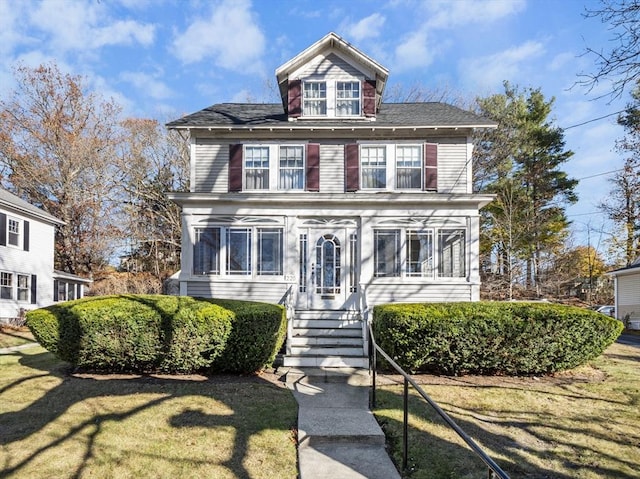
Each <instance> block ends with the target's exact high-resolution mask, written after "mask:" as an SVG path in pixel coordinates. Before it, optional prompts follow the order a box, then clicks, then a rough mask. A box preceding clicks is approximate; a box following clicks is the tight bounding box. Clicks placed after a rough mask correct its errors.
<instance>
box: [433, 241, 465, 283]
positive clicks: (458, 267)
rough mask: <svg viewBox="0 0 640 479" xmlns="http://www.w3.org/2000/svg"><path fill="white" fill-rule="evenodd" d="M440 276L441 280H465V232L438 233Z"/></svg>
mask: <svg viewBox="0 0 640 479" xmlns="http://www.w3.org/2000/svg"><path fill="white" fill-rule="evenodd" d="M438 253H439V255H440V258H439V263H438V276H439V277H441V278H463V277H465V276H466V268H465V256H466V255H465V238H464V230H440V231H438Z"/></svg>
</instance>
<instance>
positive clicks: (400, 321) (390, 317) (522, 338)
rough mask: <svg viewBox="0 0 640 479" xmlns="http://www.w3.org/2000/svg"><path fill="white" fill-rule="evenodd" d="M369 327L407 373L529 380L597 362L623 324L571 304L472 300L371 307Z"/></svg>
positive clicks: (381, 344)
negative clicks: (506, 377) (508, 376)
mask: <svg viewBox="0 0 640 479" xmlns="http://www.w3.org/2000/svg"><path fill="white" fill-rule="evenodd" d="M373 329H374V333H375V337H376V341H377V342H378V344H379V346H380V347H381V348H382V349H384V350H385V352H386V353H387V354H389V356H391V357H392V358H394V361H396V362H397V363H398V364H399V365H400V366H401V367H402V368H403V369H405V370H408V371H412V372H415V371H428V372H433V373H436V374H446V375H460V374H508V375H532V374H545V373H552V372H555V371H561V370H565V369H570V368H574V367H576V366H579V365H580V364H584V363H585V362H587V361H589V360H591V359H594V358H596V357H598V356H599V355H600V354H602V352H603V351H604V350H605V349H606V348H607V347H608V346H609V345H610V344H611V343H613V341H615V340H616V338H617V337H618V336H619V335H620V333H621V332H622V329H623V326H622V323H621V322H620V321H617V320H615V319H613V318H610V317H608V316H605V315H604V314H601V313H597V312H595V311H591V310H587V309H582V308H577V307H572V306H562V305H554V304H546V303H499V302H480V303H427V304H389V305H382V306H376V307H375V308H374V320H373Z"/></svg>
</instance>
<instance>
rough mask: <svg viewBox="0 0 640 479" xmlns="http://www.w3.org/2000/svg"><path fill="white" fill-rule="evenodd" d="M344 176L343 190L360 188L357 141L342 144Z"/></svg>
mask: <svg viewBox="0 0 640 479" xmlns="http://www.w3.org/2000/svg"><path fill="white" fill-rule="evenodd" d="M344 178H345V181H344V189H345V191H358V190H359V189H360V158H359V155H358V144H357V143H350V144H348V145H345V146H344Z"/></svg>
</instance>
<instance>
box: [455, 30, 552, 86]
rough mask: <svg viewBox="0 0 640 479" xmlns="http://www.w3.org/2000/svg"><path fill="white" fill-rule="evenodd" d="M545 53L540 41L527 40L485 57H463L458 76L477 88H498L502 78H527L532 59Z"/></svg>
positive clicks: (513, 79)
mask: <svg viewBox="0 0 640 479" xmlns="http://www.w3.org/2000/svg"><path fill="white" fill-rule="evenodd" d="M544 53H545V47H544V45H543V44H542V43H540V42H534V41H528V42H525V43H523V44H522V45H518V46H515V47H513V48H509V49H508V50H505V51H502V52H499V53H496V54H493V55H488V56H485V57H480V58H474V59H471V60H469V59H465V60H463V61H462V62H461V63H460V66H459V68H460V78H462V79H464V82H465V83H467V84H470V85H473V86H474V88H475V90H476V91H477V90H478V89H486V88H489V89H495V88H498V87H499V86H500V85H501V84H502V82H503V81H504V80H509V81H510V82H512V83H516V84H517V83H519V82H520V80H523V79H524V83H526V84H528V83H530V82H529V81H528V80H529V78H528V73H527V72H528V71H529V70H530V65H531V64H532V62H533V60H535V59H537V58H540V57H541V56H542V55H543V54H544Z"/></svg>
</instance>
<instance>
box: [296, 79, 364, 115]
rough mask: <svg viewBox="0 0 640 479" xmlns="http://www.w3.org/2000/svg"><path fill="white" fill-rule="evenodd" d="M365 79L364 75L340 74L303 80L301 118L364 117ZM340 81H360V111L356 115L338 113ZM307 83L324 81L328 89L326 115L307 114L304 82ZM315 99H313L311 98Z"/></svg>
mask: <svg viewBox="0 0 640 479" xmlns="http://www.w3.org/2000/svg"><path fill="white" fill-rule="evenodd" d="M363 80H364V77H354V76H338V77H335V78H331V79H322V78H317V79H316V78H309V79H305V80H302V86H301V90H302V104H301V110H302V114H301V116H300V117H301V118H310V119H322V118H324V119H327V118H330V119H353V118H364V117H365V116H364V92H363V90H364V88H363V84H362V83H363ZM338 82H346V83H358V84H359V89H360V99H359V104H360V112H359V113H358V114H356V115H338V110H337V105H338V93H337V92H338ZM305 83H324V84H325V87H326V91H327V97H326V102H327V105H326V106H327V108H326V111H327V113H326V114H325V115H306V114H305V113H304V102H305V98H304V84H305ZM310 100H313V99H310Z"/></svg>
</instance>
